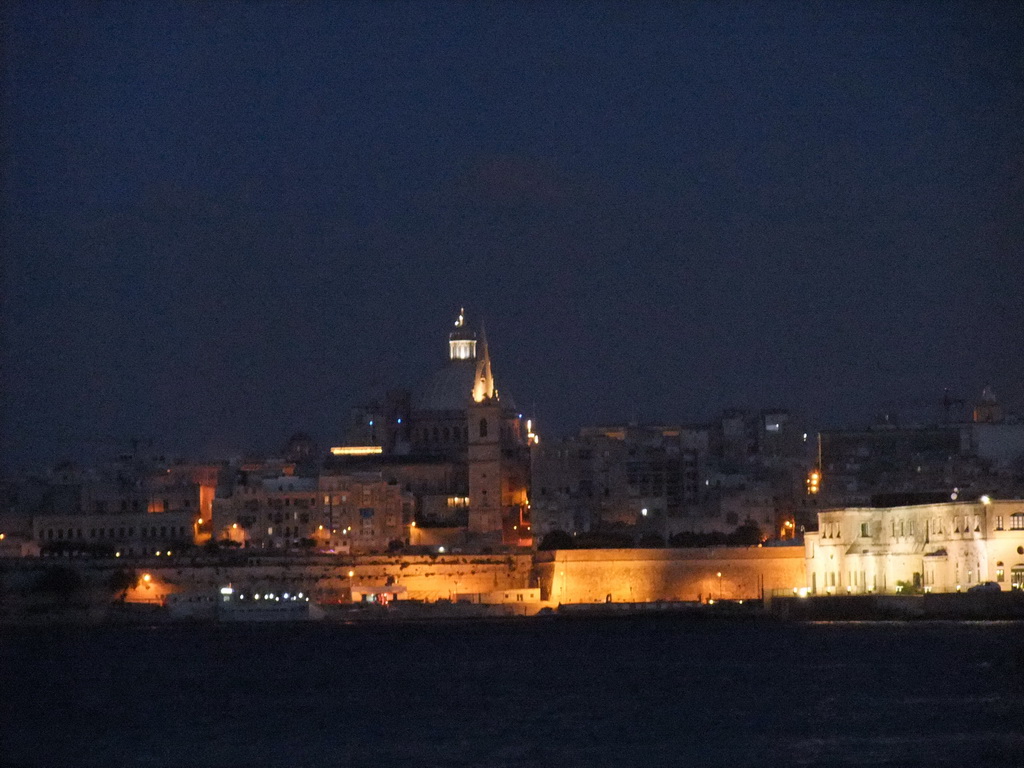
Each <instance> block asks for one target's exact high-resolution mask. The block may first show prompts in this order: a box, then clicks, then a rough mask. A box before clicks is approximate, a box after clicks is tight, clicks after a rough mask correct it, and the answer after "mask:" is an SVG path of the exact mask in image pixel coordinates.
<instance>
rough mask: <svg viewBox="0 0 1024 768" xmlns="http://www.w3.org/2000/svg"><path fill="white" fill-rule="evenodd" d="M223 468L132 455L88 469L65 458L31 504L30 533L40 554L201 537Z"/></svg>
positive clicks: (208, 527)
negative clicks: (70, 462)
mask: <svg viewBox="0 0 1024 768" xmlns="http://www.w3.org/2000/svg"><path fill="white" fill-rule="evenodd" d="M222 469H223V467H222V466H221V465H220V464H201V463H200V464H196V463H186V462H168V461H166V460H165V459H164V458H163V457H159V458H152V457H141V456H139V455H136V454H126V455H124V456H121V457H119V458H118V460H117V461H115V462H112V463H110V464H106V465H103V466H100V467H98V468H97V469H95V470H93V471H89V472H86V471H81V470H77V469H75V468H73V467H71V466H70V465H64V466H62V467H59V468H58V469H57V470H56V471H55V472H54V473H53V476H52V477H51V478H49V487H48V490H47V492H46V493H45V494H43V495H42V496H41V498H40V499H38V502H37V504H36V506H35V508H34V510H33V514H32V538H33V539H34V541H35V542H36V543H37V544H38V546H39V548H40V550H41V552H42V554H51V553H52V554H112V555H116V554H117V553H122V554H126V555H148V554H156V553H161V554H163V553H165V552H167V551H174V550H179V551H180V550H181V549H183V548H185V547H189V546H192V545H193V544H201V543H203V542H204V541H206V540H208V539H209V538H210V534H211V531H212V513H213V499H214V493H215V490H216V487H217V483H218V478H219V475H220V472H221V470H222Z"/></svg>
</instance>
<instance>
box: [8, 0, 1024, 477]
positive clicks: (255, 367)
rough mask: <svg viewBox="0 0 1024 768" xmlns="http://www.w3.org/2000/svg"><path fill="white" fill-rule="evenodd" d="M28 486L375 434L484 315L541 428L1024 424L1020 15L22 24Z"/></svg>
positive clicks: (20, 349) (15, 159)
mask: <svg viewBox="0 0 1024 768" xmlns="http://www.w3.org/2000/svg"><path fill="white" fill-rule="evenodd" d="M4 6H5V7H4V10H2V11H0V14H2V19H0V21H2V35H3V41H2V43H3V45H2V51H3V65H4V71H3V94H2V96H3V101H2V110H3V111H2V121H0V125H2V131H3V145H2V146H3V150H4V151H3V179H2V181H3V199H2V222H0V224H2V233H0V238H2V246H3V256H4V260H3V269H4V274H3V280H4V292H3V305H2V317H3V360H2V363H3V401H2V402H3V410H4V422H3V423H4V429H3V434H2V452H3V455H2V458H3V461H4V465H5V466H6V467H7V468H14V467H33V466H41V465H44V464H47V463H51V462H54V461H57V460H59V459H62V458H65V457H71V458H82V457H84V456H88V455H95V454H103V453H111V452H114V451H116V450H118V449H119V448H120V447H121V446H122V445H124V443H125V442H126V441H127V440H128V439H129V438H132V437H137V438H144V439H145V438H149V439H154V440H155V441H156V444H157V445H159V446H160V447H161V448H162V449H164V450H166V451H168V452H179V453H185V454H190V455H204V456H218V455H231V454H237V453H239V452H241V451H243V450H253V451H257V450H275V449H277V448H279V447H280V445H281V444H282V443H283V442H284V440H285V439H286V438H287V437H288V435H289V434H291V433H292V432H294V431H297V430H300V429H301V430H305V431H308V432H310V433H311V434H312V435H313V436H314V437H316V438H317V439H318V440H319V441H320V442H321V445H324V446H326V445H330V444H332V443H335V444H336V442H337V441H338V440H339V439H340V437H341V435H342V426H343V424H344V422H345V420H346V415H347V412H348V409H349V408H350V407H351V406H352V405H353V404H355V403H357V402H359V401H360V400H362V399H365V398H366V397H367V395H369V394H372V393H374V392H381V391H383V390H384V389H387V388H389V387H396V386H415V385H416V384H417V383H418V382H420V381H421V380H422V379H424V378H425V377H426V376H428V375H429V374H430V372H431V371H432V370H433V369H434V368H435V367H436V366H437V365H438V364H439V363H440V361H441V359H442V357H443V355H444V354H445V352H446V337H447V333H448V331H449V329H450V326H451V324H452V322H453V321H454V319H455V315H456V314H457V312H458V309H459V307H460V306H461V305H465V306H466V308H467V314H468V317H469V319H470V321H475V320H477V319H479V318H480V317H481V316H482V317H483V318H484V319H485V321H486V325H487V331H488V336H489V339H490V342H491V348H492V353H493V358H494V370H495V375H496V377H497V379H498V382H499V386H500V387H501V388H502V389H503V390H504V391H505V392H506V393H509V394H511V395H513V396H514V397H515V399H516V401H517V403H518V405H519V406H520V409H521V410H524V411H529V412H532V413H535V414H536V416H537V417H538V418H539V420H540V424H541V433H542V435H545V434H546V435H549V436H550V435H554V434H561V433H567V432H571V431H573V430H575V429H576V428H577V427H578V426H579V425H581V424H594V423H602V422H622V421H626V420H629V419H634V418H635V419H639V420H640V421H676V422H679V421H698V420H704V419H710V418H712V417H713V416H714V414H715V413H716V412H717V411H719V410H720V409H721V408H723V407H726V406H741V407H750V408H755V409H756V408H761V407H767V406H783V407H790V408H792V409H795V410H799V411H802V412H804V413H806V414H807V415H808V416H809V417H810V418H811V419H812V420H814V422H815V423H816V424H820V425H826V424H830V425H842V424H856V423H864V422H866V421H867V420H870V419H872V418H873V417H874V416H875V414H877V413H879V412H880V411H882V410H884V409H892V408H895V409H897V410H899V411H900V412H903V413H910V412H911V411H913V412H914V413H915V414H924V416H927V417H931V418H935V417H936V416H937V415H938V413H939V408H938V403H939V400H940V399H941V397H942V393H943V390H944V388H947V387H948V388H949V389H950V391H951V393H952V394H954V395H957V396H960V397H965V398H967V399H968V401H970V400H973V399H974V398H976V397H977V396H978V395H979V394H980V391H981V387H982V386H983V385H984V384H986V383H990V384H991V385H992V386H993V387H994V389H995V391H996V393H997V394H998V395H999V397H1000V399H1001V400H1002V401H1003V402H1004V403H1005V404H1006V405H1007V406H1009V407H1010V408H1011V409H1016V410H1022V409H1024V408H1022V406H1024V356H1022V350H1024V298H1022V296H1024V42H1022V41H1024V4H1022V3H1018V2H997V3H938V2H920V3H891V2H881V3H868V2H859V3H858V2H850V3H842V4H840V3H800V4H787V3H782V2H764V3H754V2H750V3H729V2H707V3H700V2H693V3H683V2H673V3H658V2H647V3H582V2H565V3H557V2H556V3H541V2H531V3H526V2H521V3H516V2H508V3H493V4H491V3H458V4H444V3H428V2H423V3H400V2H385V3H380V2H372V3H356V2H348V3H342V2H330V3H328V2H323V3H317V2H305V3H292V2H288V3H284V2H282V3H269V2H267V3H256V2H251V3H243V2H147V3H127V2H126V3H112V2H111V3H107V2H95V1H94V2H85V1H84V0H83V2H67V3H60V4H50V3H46V2H40V1H39V0H31V1H29V0H25V1H23V2H8V3H5V4H4Z"/></svg>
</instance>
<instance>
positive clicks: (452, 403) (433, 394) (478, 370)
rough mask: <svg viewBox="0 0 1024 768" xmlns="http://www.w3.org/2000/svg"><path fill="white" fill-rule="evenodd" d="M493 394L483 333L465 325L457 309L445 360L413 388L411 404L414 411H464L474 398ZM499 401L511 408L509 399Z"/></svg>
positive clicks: (485, 337)
mask: <svg viewBox="0 0 1024 768" xmlns="http://www.w3.org/2000/svg"><path fill="white" fill-rule="evenodd" d="M490 397H495V398H497V391H496V390H495V389H494V380H493V377H492V375H491V361H490V354H489V353H488V350H487V334H486V333H485V332H484V331H483V328H482V327H481V331H480V339H479V346H478V340H477V334H476V333H475V332H474V331H473V330H471V329H470V328H469V327H468V326H467V325H466V319H465V310H462V311H460V312H459V318H458V320H456V321H455V328H454V329H453V330H452V332H451V333H450V334H449V336H448V360H446V361H445V364H444V365H443V366H442V367H441V369H440V370H439V371H437V372H436V373H435V374H434V375H433V376H431V377H430V379H428V380H427V381H426V382H425V383H424V384H423V386H421V387H420V388H419V389H417V390H416V394H415V395H414V397H413V402H412V407H413V410H416V411H464V410H465V409H466V408H467V407H469V405H470V404H471V403H472V402H473V401H474V399H476V400H477V401H478V402H479V401H480V400H482V399H484V398H490ZM502 402H503V403H504V404H505V405H506V406H508V407H510V408H514V407H515V405H514V404H513V403H512V402H511V400H509V399H507V398H503V399H502Z"/></svg>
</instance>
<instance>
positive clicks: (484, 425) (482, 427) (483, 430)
mask: <svg viewBox="0 0 1024 768" xmlns="http://www.w3.org/2000/svg"><path fill="white" fill-rule="evenodd" d="M480 437H487V419H480Z"/></svg>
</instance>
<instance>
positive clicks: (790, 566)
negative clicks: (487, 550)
mask: <svg viewBox="0 0 1024 768" xmlns="http://www.w3.org/2000/svg"><path fill="white" fill-rule="evenodd" d="M536 557H537V563H536V570H537V572H538V577H539V585H540V588H541V598H542V599H544V600H550V601H552V602H555V603H597V602H605V601H606V600H608V599H609V596H610V599H611V600H612V601H613V602H653V601H657V600H703V601H706V600H708V599H709V598H712V599H715V600H718V599H724V600H748V599H751V600H752V599H757V598H759V597H761V596H762V594H763V592H765V591H769V590H773V589H792V588H793V587H802V586H804V585H805V584H806V583H807V578H806V568H805V561H804V548H803V547H715V548H709V549H587V550H558V551H555V552H539V553H537V556H536ZM719 573H721V574H722V575H721V577H719V576H718V574H719Z"/></svg>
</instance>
